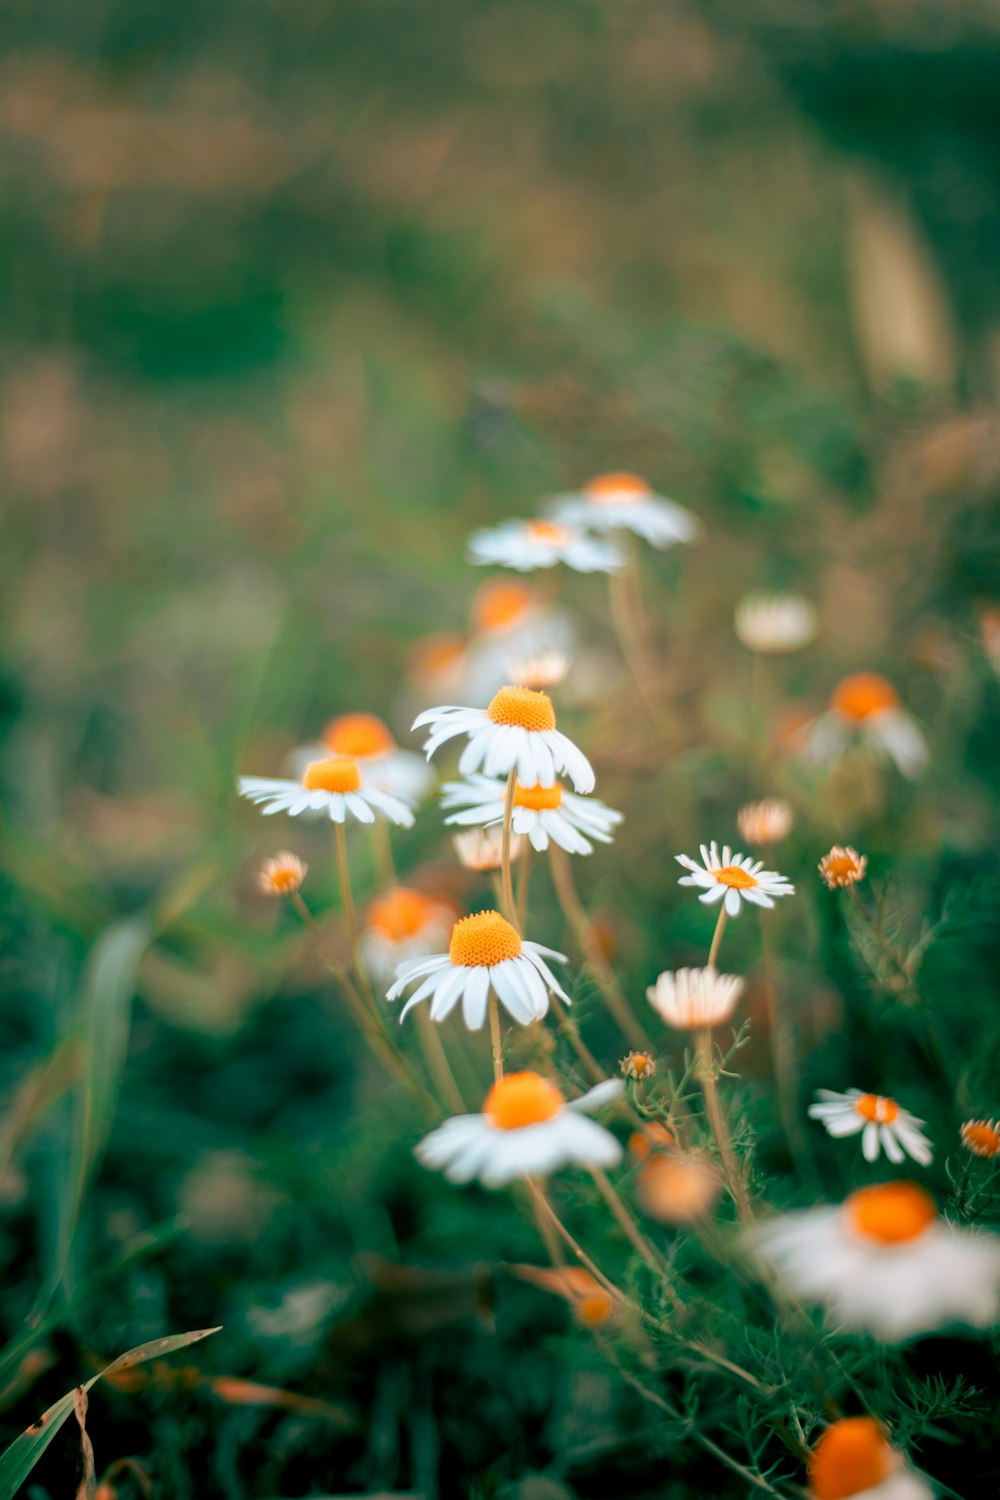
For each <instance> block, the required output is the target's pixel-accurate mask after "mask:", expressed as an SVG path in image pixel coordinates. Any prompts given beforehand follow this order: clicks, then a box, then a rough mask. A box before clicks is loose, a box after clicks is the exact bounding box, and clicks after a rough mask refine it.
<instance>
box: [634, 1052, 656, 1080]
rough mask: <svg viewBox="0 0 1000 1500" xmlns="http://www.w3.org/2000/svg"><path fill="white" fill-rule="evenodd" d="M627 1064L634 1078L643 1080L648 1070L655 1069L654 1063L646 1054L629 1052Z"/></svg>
mask: <svg viewBox="0 0 1000 1500" xmlns="http://www.w3.org/2000/svg"><path fill="white" fill-rule="evenodd" d="M628 1062H629V1067H630V1068H631V1070H632V1072H633V1073H634V1074H635V1076H636V1078H645V1076H646V1074H647V1073H648V1072H649V1070H650V1068H652V1067H655V1063H654V1062H653V1059H652V1058H651V1057H650V1055H649V1053H648V1052H630V1053H629V1055H628Z"/></svg>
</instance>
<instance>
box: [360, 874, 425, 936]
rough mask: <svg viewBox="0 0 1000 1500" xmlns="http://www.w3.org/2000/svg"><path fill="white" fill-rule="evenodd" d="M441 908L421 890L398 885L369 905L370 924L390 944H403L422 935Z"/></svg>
mask: <svg viewBox="0 0 1000 1500" xmlns="http://www.w3.org/2000/svg"><path fill="white" fill-rule="evenodd" d="M440 907H441V903H440V902H437V901H434V900H432V899H431V897H430V896H425V895H424V893H423V892H422V891H411V890H409V889H407V887H405V886H397V887H396V889H395V890H394V891H387V892H386V894H385V895H384V896H379V898H378V899H377V900H376V901H373V902H372V904H371V905H370V906H369V908H368V925H369V926H370V927H374V928H376V929H377V931H379V932H381V933H382V934H383V935H384V936H385V937H387V938H388V939H389V940H390V942H393V943H401V942H403V941H404V940H405V939H406V938H412V937H416V936H417V935H418V933H420V932H422V931H423V929H424V927H426V925H427V923H428V922H429V921H431V919H432V918H433V917H434V915H435V913H436V912H438V911H439V910H440Z"/></svg>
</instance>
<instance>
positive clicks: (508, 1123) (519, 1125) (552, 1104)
mask: <svg viewBox="0 0 1000 1500" xmlns="http://www.w3.org/2000/svg"><path fill="white" fill-rule="evenodd" d="M562 1107H563V1097H562V1094H560V1092H559V1090H558V1089H557V1088H556V1086H555V1084H554V1083H549V1080H548V1079H547V1078H543V1077H542V1076H541V1074H540V1073H528V1072H524V1073H508V1074H507V1076H506V1078H498V1079H497V1081H496V1083H495V1084H494V1085H493V1087H492V1088H491V1089H490V1091H489V1093H488V1094H487V1095H486V1103H485V1104H484V1105H483V1114H484V1115H485V1116H486V1118H487V1119H488V1120H489V1122H490V1124H491V1125H492V1126H493V1127H494V1129H495V1130H523V1129H524V1127H525V1126H526V1125H541V1124H542V1123H543V1122H544V1121H545V1120H551V1119H552V1117H553V1115H557V1114H558V1113H559V1111H560V1110H561V1109H562Z"/></svg>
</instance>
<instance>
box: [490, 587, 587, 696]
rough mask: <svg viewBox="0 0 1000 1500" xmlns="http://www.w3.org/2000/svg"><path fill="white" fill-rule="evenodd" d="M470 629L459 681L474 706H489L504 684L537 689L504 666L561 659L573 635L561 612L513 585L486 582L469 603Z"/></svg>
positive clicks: (525, 589)
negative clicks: (551, 656)
mask: <svg viewBox="0 0 1000 1500" xmlns="http://www.w3.org/2000/svg"><path fill="white" fill-rule="evenodd" d="M471 628H472V639H471V641H470V642H469V647H468V651H467V652H466V657H465V664H464V677H463V679H462V681H463V685H464V690H465V693H466V701H467V702H469V703H473V704H476V705H478V704H481V703H486V702H488V701H489V699H490V698H491V697H492V695H493V694H494V693H495V692H496V691H497V689H498V688H500V687H502V686H503V684H504V683H505V682H518V683H521V685H522V686H523V687H534V686H536V684H534V683H530V682H526V681H523V680H522V679H521V678H520V677H519V676H518V674H517V673H516V672H511V671H509V670H508V663H510V662H512V661H515V662H517V661H522V660H531V659H533V658H536V657H543V656H546V655H548V654H550V653H555V654H557V655H560V656H566V655H567V654H569V653H571V652H572V650H573V643H574V630H573V627H572V624H571V623H570V620H569V617H568V616H567V615H566V614H565V612H564V611H562V610H558V609H552V608H551V607H548V606H543V605H542V603H541V601H540V600H539V598H538V596H537V595H536V594H535V593H533V592H532V590H531V589H530V588H528V586H527V585H526V584H524V583H521V582H519V581H517V580H515V579H510V578H491V579H489V580H488V582H486V583H484V584H483V586H482V587H481V588H480V589H479V590H478V591H477V593H476V596H475V599H474V600H473V603H472V611H471ZM537 686H539V687H544V686H545V684H544V683H539V684H537Z"/></svg>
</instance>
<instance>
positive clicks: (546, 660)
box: [504, 650, 571, 691]
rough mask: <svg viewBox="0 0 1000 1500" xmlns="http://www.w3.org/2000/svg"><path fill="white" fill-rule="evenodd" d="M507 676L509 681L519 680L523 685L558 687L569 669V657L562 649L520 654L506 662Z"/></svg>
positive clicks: (541, 687)
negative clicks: (527, 654) (528, 654)
mask: <svg viewBox="0 0 1000 1500" xmlns="http://www.w3.org/2000/svg"><path fill="white" fill-rule="evenodd" d="M504 665H505V667H506V672H507V676H508V677H509V678H510V680H511V682H520V683H521V684H522V686H523V687H527V688H535V689H539V688H540V689H541V690H542V691H544V690H545V689H546V688H553V687H558V686H559V684H560V682H563V681H564V680H565V677H566V673H567V672H568V671H569V669H570V665H571V663H570V659H569V657H568V656H567V655H566V653H565V652H564V651H556V650H546V651H539V652H537V653H536V654H535V655H534V656H522V657H519V658H517V659H514V660H511V661H508V662H506V663H505V664H504Z"/></svg>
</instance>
